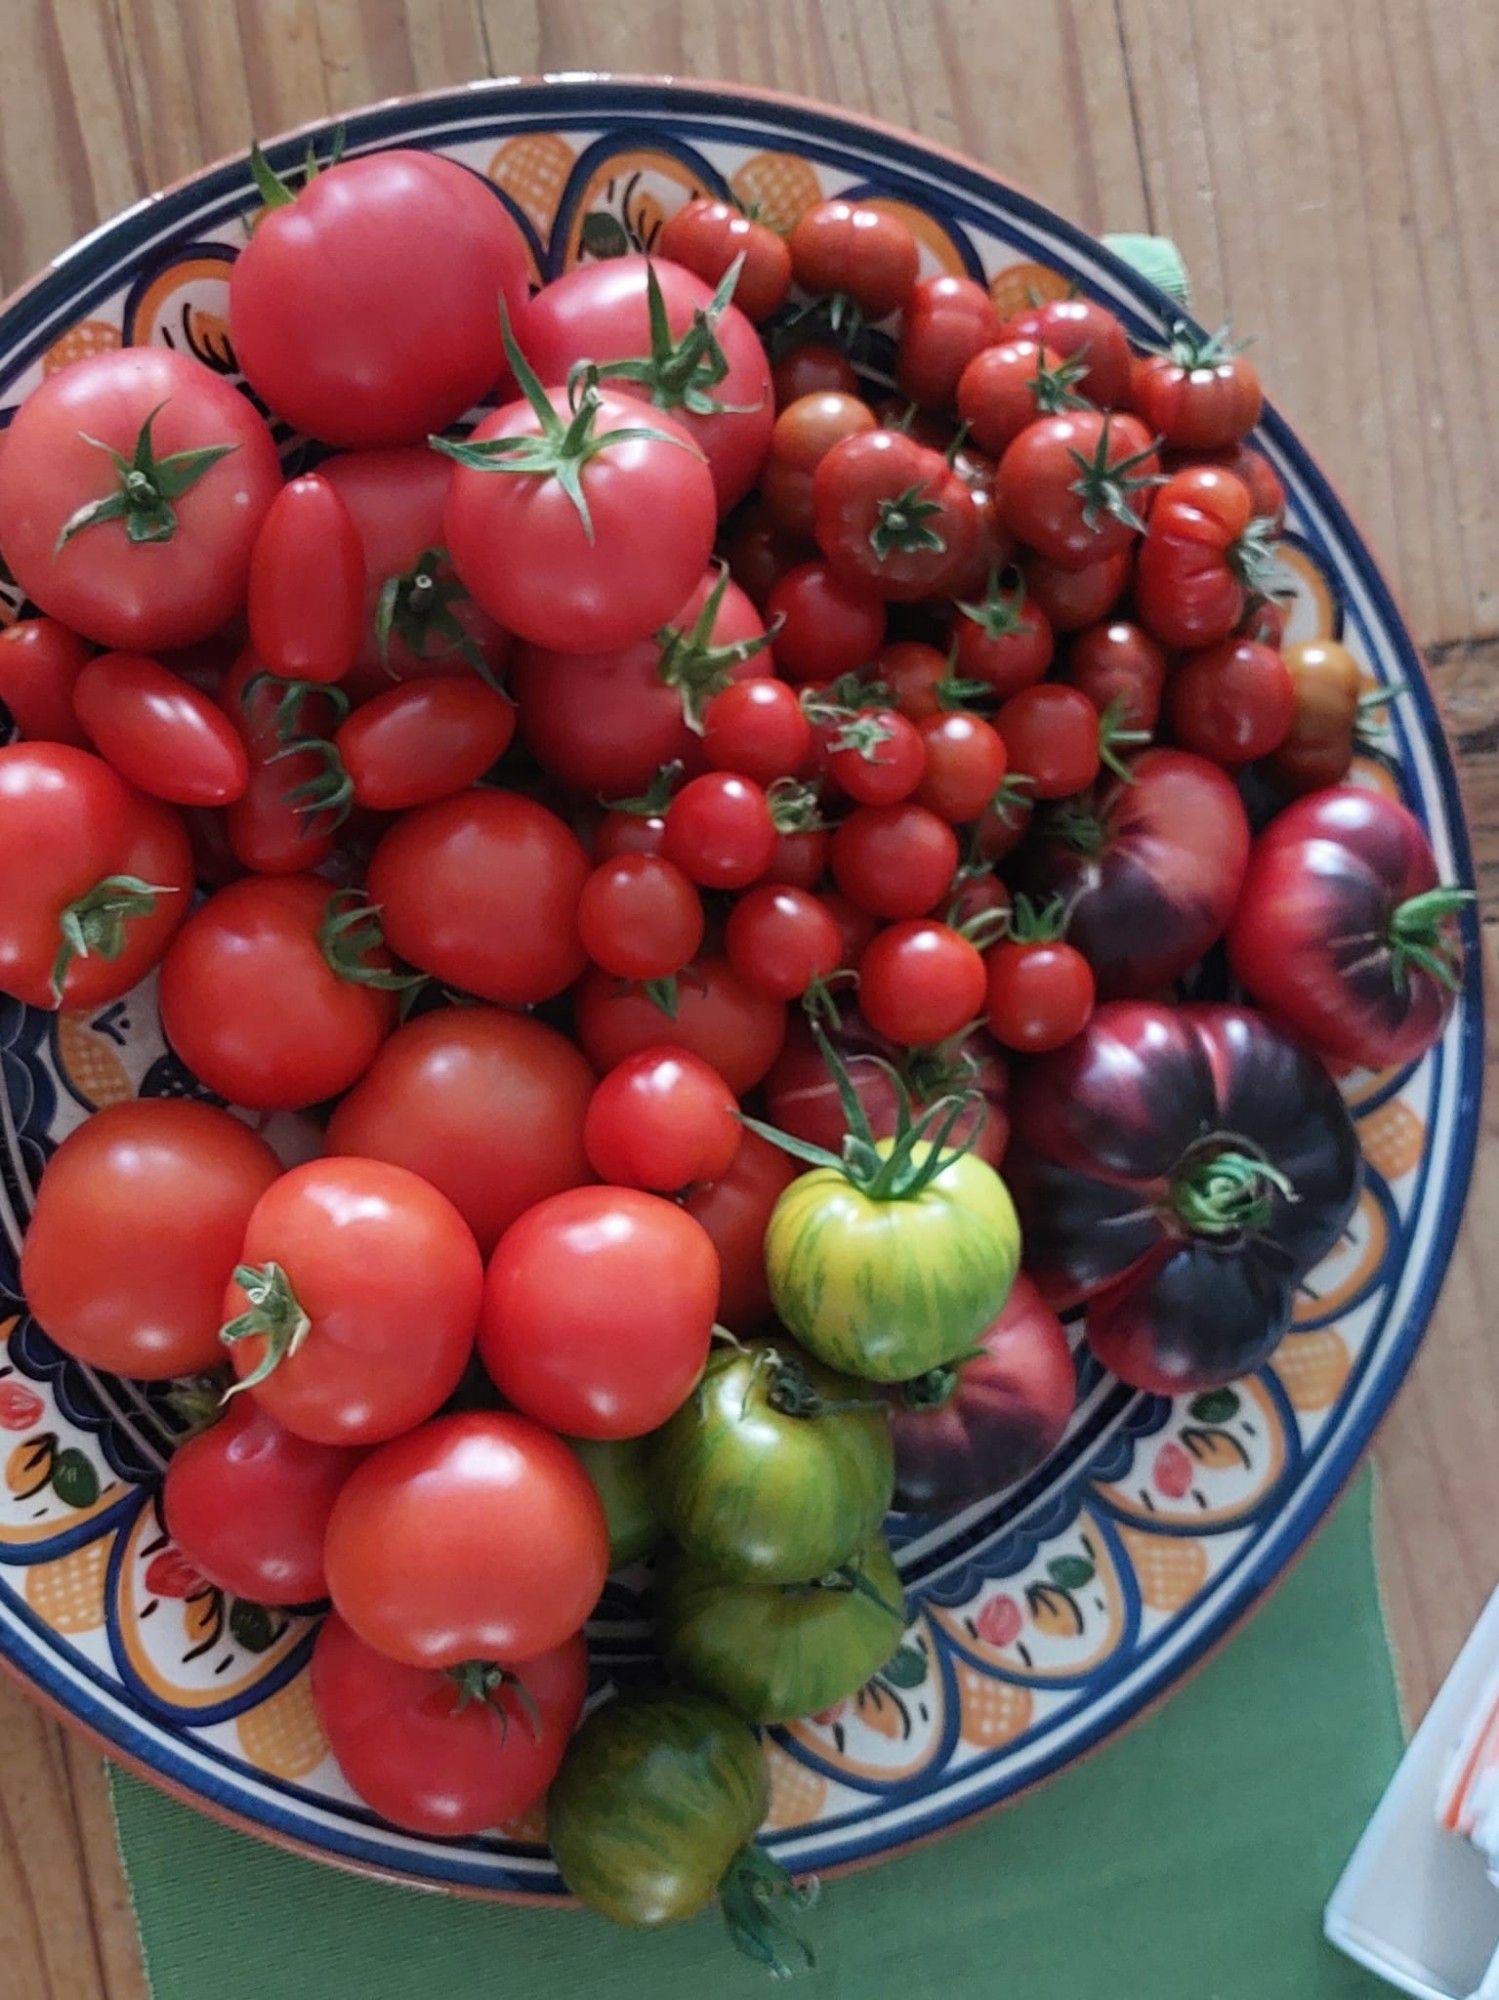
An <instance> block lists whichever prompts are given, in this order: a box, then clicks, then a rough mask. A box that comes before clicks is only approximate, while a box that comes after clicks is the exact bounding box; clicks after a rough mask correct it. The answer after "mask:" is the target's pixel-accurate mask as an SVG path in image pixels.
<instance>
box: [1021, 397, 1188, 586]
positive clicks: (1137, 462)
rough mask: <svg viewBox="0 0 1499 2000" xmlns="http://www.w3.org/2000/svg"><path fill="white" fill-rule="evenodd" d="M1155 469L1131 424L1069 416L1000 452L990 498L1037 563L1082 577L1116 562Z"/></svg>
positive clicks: (1141, 429) (1151, 447)
mask: <svg viewBox="0 0 1499 2000" xmlns="http://www.w3.org/2000/svg"><path fill="white" fill-rule="evenodd" d="M1159 467H1160V461H1159V460H1158V459H1157V457H1156V452H1155V444H1154V441H1153V440H1152V438H1151V435H1150V433H1149V431H1147V430H1146V428H1145V426H1144V425H1143V424H1142V423H1141V422H1140V421H1139V419H1138V418H1136V417H1131V416H1127V415H1120V414H1117V413H1112V414H1109V415H1107V416H1105V415H1102V414H1100V412H1098V411H1097V410H1071V411H1068V412H1066V413H1065V414H1063V415H1061V416H1056V417H1038V418H1037V420H1036V422H1035V423H1033V424H1030V425H1028V426H1027V428H1026V429H1025V430H1023V431H1022V432H1021V433H1020V435H1019V436H1018V437H1017V438H1016V439H1015V440H1014V442H1013V443H1012V444H1010V445H1008V446H1007V447H1006V450H1005V454H1004V456H1003V458H1001V459H1000V461H999V470H998V472H997V473H996V475H995V497H996V498H997V500H998V502H999V510H1000V513H1001V514H1002V515H1003V517H1004V520H1005V523H1006V525H1007V526H1008V527H1010V528H1011V529H1013V531H1014V532H1015V533H1016V534H1017V535H1018V536H1019V537H1020V539H1021V541H1023V542H1024V543H1026V545H1027V546H1028V547H1030V548H1033V549H1034V550H1035V551H1036V553H1037V554H1038V555H1040V556H1044V557H1045V559H1046V560H1047V561H1048V562H1054V563H1057V564H1059V565H1060V566H1061V567H1062V568H1064V569H1087V568H1088V567H1090V565H1092V564H1094V563H1097V562H1101V561H1102V560H1103V559H1104V557H1105V556H1112V555H1119V554H1121V553H1122V552H1123V551H1124V550H1125V549H1127V548H1128V547H1129V545H1130V543H1131V541H1132V540H1133V539H1134V537H1135V536H1136V535H1137V534H1139V533H1140V532H1141V530H1142V529H1143V527H1144V525H1145V523H1144V520H1143V518H1142V517H1141V515H1140V513H1139V511H1138V509H1137V507H1136V504H1135V498H1136V496H1137V495H1138V494H1139V493H1141V492H1142V491H1148V490H1149V488H1150V486H1151V485H1152V483H1153V482H1154V480H1155V477H1156V474H1157V472H1158V471H1159Z"/></svg>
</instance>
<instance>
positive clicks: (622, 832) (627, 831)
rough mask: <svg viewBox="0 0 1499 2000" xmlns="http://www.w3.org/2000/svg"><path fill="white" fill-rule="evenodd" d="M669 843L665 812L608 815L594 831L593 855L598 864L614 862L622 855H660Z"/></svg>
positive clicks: (619, 812)
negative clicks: (666, 843)
mask: <svg viewBox="0 0 1499 2000" xmlns="http://www.w3.org/2000/svg"><path fill="white" fill-rule="evenodd" d="M665 842H666V811H665V807H664V806H663V808H662V810H661V811H660V812H627V811H624V810H611V811H609V812H606V813H605V814H604V816H603V818H602V819H601V820H600V821H599V823H598V825H597V826H596V827H595V828H594V832H593V842H592V854H593V858H594V860H595V861H596V862H602V861H614V860H617V859H618V857H619V856H620V855H622V854H659V853H660V852H661V849H662V847H663V846H664V845H665Z"/></svg>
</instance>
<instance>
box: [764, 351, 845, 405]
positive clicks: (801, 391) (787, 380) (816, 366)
mask: <svg viewBox="0 0 1499 2000" xmlns="http://www.w3.org/2000/svg"><path fill="white" fill-rule="evenodd" d="M770 380H771V386H772V388H773V389H774V390H775V399H776V408H777V409H778V410H784V409H786V408H787V407H788V405H790V404H792V403H795V402H797V401H798V400H799V399H800V398H801V397H803V396H815V395H818V394H820V393H821V392H822V391H823V390H825V389H831V390H834V391H836V392H837V393H838V394H839V395H843V396H857V395H858V393H859V378H858V376H857V375H856V374H855V373H854V364H853V363H852V362H851V361H850V360H849V358H848V356H847V355H846V354H845V353H844V352H843V349H842V348H841V347H835V346H834V345H833V343H832V342H831V341H830V340H806V341H803V342H802V343H801V345H800V346H799V347H793V348H791V349H789V350H788V352H786V353H785V354H783V355H782V356H781V358H780V360H779V361H777V362H776V364H775V366H774V367H773V368H772V369H771V371H770Z"/></svg>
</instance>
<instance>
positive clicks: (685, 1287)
mask: <svg viewBox="0 0 1499 2000" xmlns="http://www.w3.org/2000/svg"><path fill="white" fill-rule="evenodd" d="M606 1082H607V1079H606ZM718 1291H719V1272H718V1253H717V1251H716V1250H715V1249H714V1248H713V1242H712V1239H711V1237H710V1236H709V1235H708V1233H707V1231H706V1230H705V1229H704V1228H703V1226H702V1224H701V1223H700V1222H696V1221H694V1220H693V1218H692V1217H691V1216H690V1215H689V1214H688V1213H687V1212H686V1210H685V1209H681V1208H678V1207H677V1206H676V1205H675V1204H674V1203H673V1202H669V1201H663V1200H662V1199H661V1197H660V1195H655V1194H645V1193H643V1192H642V1191H641V1190H640V1189H638V1188H630V1187H598V1188H591V1187H590V1188H573V1189H571V1190H570V1191H569V1192H568V1193H567V1194H554V1195H553V1196H552V1197H551V1198H550V1200H548V1201H542V1202H538V1203H537V1205H536V1206H535V1208H532V1209H528V1210H527V1211H526V1213H525V1214H524V1215H523V1216H521V1218H520V1220H519V1221H518V1222H513V1223H511V1225H510V1227H509V1228H508V1229H507V1230H506V1231H505V1234H504V1235H503V1236H502V1237H501V1238H500V1241H499V1247H498V1248H497V1249H496V1251H495V1253H494V1256H493V1257H492V1258H491V1260H490V1265H489V1274H488V1277H487V1278H486V1280H485V1285H484V1311H483V1316H482V1318H481V1320H480V1323H479V1358H480V1360H481V1361H482V1362H483V1363H484V1366H485V1368H486V1369H487V1370H488V1372H489V1374H490V1376H491V1378H492V1379H493V1381H494V1383H495V1386H496V1387H497V1388H498V1389H499V1391H500V1393H501V1395H503V1396H504V1397H505V1399H506V1401H507V1402H510V1403H513V1404H514V1405H515V1407H516V1408H517V1409H519V1410H522V1411H524V1413H525V1414H526V1415H527V1416H530V1417H535V1418H536V1419H537V1420H538V1421H539V1422H541V1423H544V1424H547V1425H549V1426H550V1427H551V1428H552V1429H553V1430H559V1431H563V1432H565V1433H566V1434H567V1435H568V1436H569V1437H591V1438H626V1437H644V1435H645V1433H646V1432H647V1431H653V1430H655V1428H656V1426H657V1425H658V1424H664V1423H665V1422H666V1419H667V1418H668V1417H669V1416H671V1414H672V1413H673V1411H674V1410H676V1409H677V1407H678V1406H679V1405H680V1404H681V1402H682V1400H683V1399H684V1397H686V1396H688V1395H689V1394H690V1393H691V1391H692V1388H693V1385H694V1384H695V1383H696V1381H697V1379H698V1377H699V1376H700V1375H701V1374H702V1372H703V1364H704V1363H705V1362H706V1361H707V1359H708V1338H709V1335H710V1333H711V1332H712V1328H713V1315H714V1311H715V1309H716V1307H717V1305H718Z"/></svg>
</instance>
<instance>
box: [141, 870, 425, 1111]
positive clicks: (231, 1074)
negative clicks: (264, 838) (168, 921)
mask: <svg viewBox="0 0 1499 2000" xmlns="http://www.w3.org/2000/svg"><path fill="white" fill-rule="evenodd" d="M352 903H353V907H352V908H351V907H350V897H349V896H348V895H347V894H345V893H341V892H340V891H338V890H336V889H334V887H333V886H332V884H331V883H328V882H324V881H323V880H321V879H320V878H319V877H318V876H315V875H266V876H250V877H248V878H247V879H246V880H244V881H242V882H232V883H230V885H229V886H228V888H226V889H220V890H219V891H218V893H217V895H213V896H210V897H209V899H208V901H207V902H206V903H203V904H201V905H200V906H199V908H198V909H196V910H195V911H194V912H193V914H192V915H191V916H190V917H189V918H188V920H187V922H186V923H185V924H184V925H183V927H182V929H181V930H180V931H179V932H178V933H177V935H176V937H175V938H174V939H173V940H172V943H171V946H170V948H169V949H168V952H167V955H166V958H165V959H164V961H163V962H162V968H161V985H160V989H159V994H158V1004H159V1005H160V1008H161V1025H162V1029H163V1031H164V1032H165V1034H166V1038H167V1040H168V1041H169V1042H170V1043H171V1045H172V1047H173V1048H174V1049H175V1050H176V1052H177V1054H178V1055H179V1056H181V1058H182V1060H183V1061H184V1062H185V1063H186V1064H187V1066H188V1068H189V1069H190V1070H191V1071H192V1072H193V1074H194V1075H195V1076H196V1077H198V1078H199V1079H200V1081H202V1082H203V1083H206V1084H207V1086H208V1088H209V1089H210V1090H212V1091H214V1092H215V1093H216V1094H217V1095H218V1096H220V1097H226V1098H228V1100H229V1102H230V1103H231V1104H243V1105H246V1106H248V1107H249V1108H250V1109H251V1110H254V1111H293V1110H298V1109H301V1108H303V1107H305V1106H307V1105H309V1104H321V1103H322V1102H323V1100H324V1099H325V1098H329V1097H336V1096H338V1095H339V1094H340V1093H341V1092H342V1091H345V1090H347V1089H348V1088H349V1086H350V1084H352V1083H354V1082H356V1081H357V1080H358V1078H360V1077H361V1076H363V1074H364V1072H365V1071H366V1070H367V1069H368V1068H369V1066H370V1064H371V1062H373V1060H374V1057H375V1051H376V1050H377V1049H378V1048H379V1046H380V1044H381V1042H383V1041H384V1039H385V1037H386V1036H387V1035H388V1034H389V1033H390V1030H391V1028H392V1027H393V1026H394V1025H395V1015H396V998H395V993H394V992H393V991H391V990H390V988H391V987H392V986H393V985H394V983H395V976H394V975H392V973H391V969H390V959H389V957H388V955H387V954H386V953H385V952H384V951H383V950H381V949H380V943H379V939H380V927H379V923H378V921H377V920H376V918H375V915H374V912H373V911H371V910H369V909H368V908H361V907H360V899H359V895H358V893H357V892H354V894H353V897H352Z"/></svg>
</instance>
